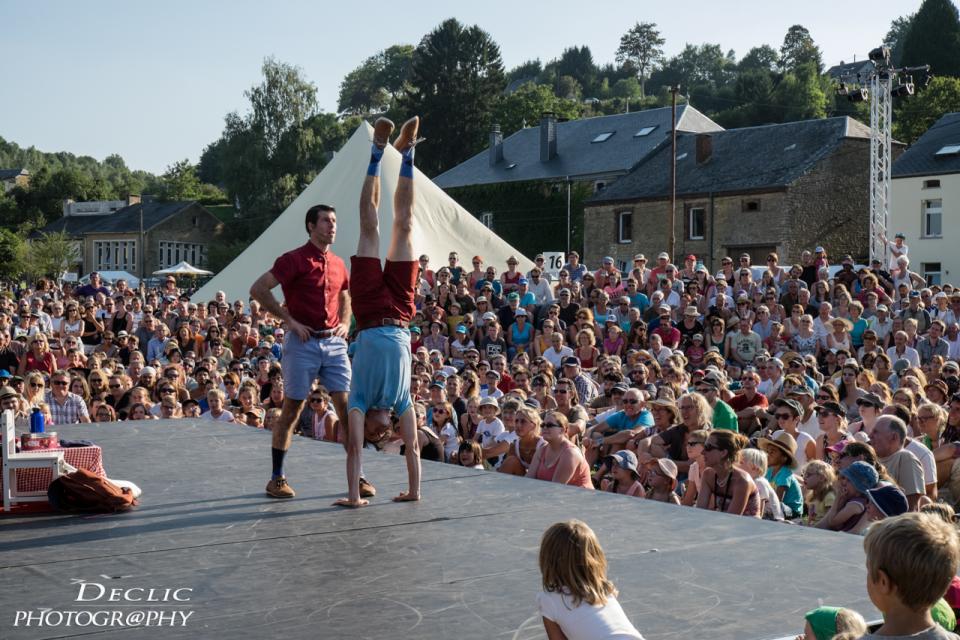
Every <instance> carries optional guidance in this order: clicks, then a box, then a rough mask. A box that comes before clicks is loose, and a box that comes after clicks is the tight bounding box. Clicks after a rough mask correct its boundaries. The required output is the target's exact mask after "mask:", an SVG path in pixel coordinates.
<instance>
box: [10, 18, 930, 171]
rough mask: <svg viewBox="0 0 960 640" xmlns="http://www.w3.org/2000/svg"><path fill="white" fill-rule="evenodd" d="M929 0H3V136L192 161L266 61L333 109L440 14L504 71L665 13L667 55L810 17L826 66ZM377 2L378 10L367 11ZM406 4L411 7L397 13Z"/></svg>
mask: <svg viewBox="0 0 960 640" xmlns="http://www.w3.org/2000/svg"><path fill="white" fill-rule="evenodd" d="M919 5H920V0H873V1H872V2H870V3H868V4H866V5H864V4H863V3H850V2H838V1H837V0H805V1H803V2H796V1H795V0H789V1H785V0H773V1H770V0H764V1H760V0H736V2H715V1H707V0H689V1H687V2H682V3H681V2H639V1H637V0H632V1H629V0H617V1H613V0H609V1H608V0H592V1H591V2H565V1H559V2H557V1H554V2H550V3H546V2H517V1H516V0H511V1H509V2H506V1H504V0H486V1H484V2H470V3H460V2H436V1H434V0H421V1H419V2H406V3H382V4H380V5H378V3H347V2H337V3H330V2H316V1H314V2H294V1H285V0H273V1H272V2H269V3H267V2H262V1H261V2H253V1H251V0H235V1H231V2H226V1H207V0H190V1H184V0H164V1H163V2H129V1H125V2H120V1H115V0H110V1H106V0H104V1H99V0H89V1H84V2H74V1H65V0H50V1H46V0H44V1H40V2H15V1H14V0H0V16H2V18H0V59H2V60H3V61H4V72H3V79H2V84H0V136H2V137H3V138H5V139H7V140H10V141H13V142H16V143H18V144H20V145H21V146H31V145H33V146H36V147H37V148H39V149H41V150H43V151H70V152H72V153H75V154H78V155H91V156H93V157H95V158H97V159H100V160H102V159H103V158H104V157H105V156H107V155H109V154H110V153H119V154H121V155H122V156H123V157H124V159H125V160H126V161H127V165H128V166H130V167H131V168H134V169H146V170H148V171H153V172H157V173H159V172H162V171H163V170H164V168H165V167H166V166H167V165H169V164H172V163H173V162H175V161H177V160H182V159H183V158H189V159H190V160H191V161H196V160H197V159H198V158H199V156H200V153H201V152H202V150H203V147H204V146H205V145H206V144H208V143H209V142H212V141H214V140H216V139H217V138H218V137H219V134H220V132H221V130H222V128H223V117H224V115H226V114H227V113H228V112H229V111H232V110H241V111H242V110H244V109H245V99H244V97H243V92H244V90H245V89H247V88H249V87H250V86H252V85H254V84H256V83H257V82H258V81H259V78H260V65H261V62H262V61H263V58H264V57H266V56H270V55H272V56H275V57H276V58H277V59H278V60H281V61H283V62H287V63H291V64H295V65H298V66H300V67H301V68H302V69H303V70H304V72H305V75H306V77H307V78H308V79H309V80H311V81H312V82H313V83H314V84H316V86H317V91H318V97H319V102H320V106H321V107H322V108H323V109H325V110H328V111H333V110H335V109H336V102H337V90H338V86H339V83H340V80H341V79H342V78H343V76H344V75H345V74H346V73H347V72H348V71H350V70H351V69H353V68H354V67H356V66H357V65H358V64H359V63H360V62H361V61H362V60H363V59H364V58H366V57H367V56H370V55H372V54H374V53H376V52H377V51H378V50H380V49H383V48H385V47H387V46H389V45H391V44H397V43H411V44H416V43H417V42H419V40H420V38H421V37H423V35H424V34H426V33H427V32H429V31H430V30H431V29H433V28H434V27H435V26H436V25H437V24H439V23H440V22H441V21H442V20H444V19H446V18H448V17H451V16H453V17H456V18H457V19H459V20H460V21H461V22H464V23H467V24H478V25H480V26H481V27H482V28H483V29H485V30H486V31H488V32H489V33H490V34H491V35H492V36H493V38H494V39H495V40H496V41H497V43H499V45H500V48H501V52H502V54H503V60H504V63H505V66H506V67H507V68H508V69H509V68H510V67H512V66H515V65H517V64H519V63H521V62H523V61H524V60H528V59H532V58H540V59H541V60H542V61H544V62H546V61H548V60H550V59H552V58H555V57H557V56H559V55H560V53H561V52H562V51H563V49H564V48H565V47H568V46H572V45H588V46H589V47H590V49H591V51H592V52H593V56H594V60H595V61H597V62H598V63H604V62H610V61H612V60H613V56H614V51H615V50H616V47H617V44H618V42H619V38H620V35H622V33H623V32H624V31H626V30H627V29H628V28H629V27H630V26H632V25H633V23H634V22H637V21H648V22H656V23H657V24H658V25H659V27H660V30H661V32H662V34H663V36H664V37H665V38H666V40H667V43H666V46H665V50H666V53H667V55H673V54H675V53H677V52H678V51H679V50H680V49H682V48H683V46H684V44H685V43H688V42H689V43H694V44H700V43H703V42H712V43H718V44H720V45H721V46H722V47H723V49H724V50H728V49H734V50H735V51H736V53H737V56H738V57H740V56H742V55H743V54H744V53H746V52H747V50H749V49H750V48H751V47H753V46H756V45H759V44H764V43H766V44H770V45H772V46H774V47H775V48H779V46H780V43H781V42H782V40H783V35H784V34H785V33H786V31H787V28H789V27H790V25H792V24H797V23H799V24H802V25H804V26H806V27H807V28H808V29H809V30H810V32H811V34H812V35H813V38H814V40H815V41H816V42H817V44H819V45H820V47H821V49H822V51H823V57H824V62H825V63H826V64H827V65H828V66H829V65H831V64H834V63H837V62H839V61H840V60H845V61H850V60H852V59H853V57H854V56H855V55H856V56H857V58H858V59H861V58H863V57H864V56H865V55H866V53H867V52H868V51H869V50H870V49H871V48H873V47H875V46H876V45H877V44H878V43H879V42H880V40H881V38H882V37H883V36H884V34H885V33H886V32H887V29H888V28H889V26H890V22H891V20H893V19H894V18H896V17H898V16H900V15H904V14H906V13H910V12H913V11H915V10H916V9H917V7H919ZM374 6H380V7H382V8H381V10H380V11H379V12H378V14H377V15H376V16H371V15H370V13H369V12H365V11H364V9H365V8H369V7H374ZM398 9H400V10H401V11H398Z"/></svg>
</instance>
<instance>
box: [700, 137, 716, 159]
mask: <svg viewBox="0 0 960 640" xmlns="http://www.w3.org/2000/svg"><path fill="white" fill-rule="evenodd" d="M712 155H713V138H712V137H711V136H710V134H709V133H698V134H697V164H704V163H705V162H707V161H709V160H710V156H712Z"/></svg>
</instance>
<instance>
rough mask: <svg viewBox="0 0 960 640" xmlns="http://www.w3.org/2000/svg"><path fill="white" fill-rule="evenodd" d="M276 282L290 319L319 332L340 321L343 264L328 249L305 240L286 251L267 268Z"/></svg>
mask: <svg viewBox="0 0 960 640" xmlns="http://www.w3.org/2000/svg"><path fill="white" fill-rule="evenodd" d="M270 273H272V274H273V277H274V278H276V279H277V280H278V281H279V282H280V287H281V289H282V290H283V297H284V298H285V299H286V303H287V310H288V311H289V312H290V315H291V316H293V318H294V320H296V321H297V322H300V323H302V324H305V325H307V326H308V327H310V328H312V329H314V330H316V331H322V330H324V329H332V328H334V327H336V326H337V325H338V324H340V292H341V291H346V290H347V289H348V287H349V286H350V279H349V277H348V276H347V267H346V265H344V263H343V260H341V259H340V258H339V257H338V256H336V255H335V254H334V253H333V252H332V251H320V249H318V248H317V246H316V245H315V244H313V243H312V242H309V241H308V242H307V243H306V244H305V245H303V246H302V247H300V248H299V249H294V250H293V251H288V252H287V253H285V254H283V255H282V256H280V257H279V258H277V260H276V262H274V263H273V268H271V269H270Z"/></svg>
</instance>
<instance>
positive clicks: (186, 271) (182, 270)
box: [153, 260, 213, 276]
mask: <svg viewBox="0 0 960 640" xmlns="http://www.w3.org/2000/svg"><path fill="white" fill-rule="evenodd" d="M153 275H155V276H212V275H213V271H207V270H206V269H199V268H197V267H195V266H193V265H192V264H190V263H189V262H187V261H186V260H184V261H183V262H180V263H178V264H175V265H174V266H172V267H168V268H166V269H160V270H159V271H154V272H153Z"/></svg>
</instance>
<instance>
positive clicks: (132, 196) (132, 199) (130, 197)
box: [127, 193, 140, 207]
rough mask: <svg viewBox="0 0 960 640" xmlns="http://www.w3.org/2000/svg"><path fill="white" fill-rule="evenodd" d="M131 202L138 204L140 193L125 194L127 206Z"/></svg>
mask: <svg viewBox="0 0 960 640" xmlns="http://www.w3.org/2000/svg"><path fill="white" fill-rule="evenodd" d="M132 204H140V194H137V193H128V194H127V206H128V207H129V206H130V205H132Z"/></svg>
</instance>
